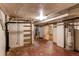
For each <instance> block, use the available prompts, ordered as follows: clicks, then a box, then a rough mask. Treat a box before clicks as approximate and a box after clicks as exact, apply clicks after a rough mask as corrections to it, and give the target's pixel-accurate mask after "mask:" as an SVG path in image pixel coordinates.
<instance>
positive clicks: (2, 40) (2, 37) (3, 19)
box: [0, 10, 6, 56]
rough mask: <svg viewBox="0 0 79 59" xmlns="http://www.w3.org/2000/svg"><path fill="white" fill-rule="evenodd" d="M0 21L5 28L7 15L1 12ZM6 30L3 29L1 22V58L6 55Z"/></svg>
mask: <svg viewBox="0 0 79 59" xmlns="http://www.w3.org/2000/svg"><path fill="white" fill-rule="evenodd" d="M0 20H2V21H3V26H5V24H4V23H5V15H4V13H3V12H2V11H1V10H0ZM5 43H6V42H5V30H3V29H2V26H1V22H0V56H3V55H5V47H6V45H5Z"/></svg>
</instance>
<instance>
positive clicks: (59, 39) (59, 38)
mask: <svg viewBox="0 0 79 59" xmlns="http://www.w3.org/2000/svg"><path fill="white" fill-rule="evenodd" d="M56 37H57V45H58V46H60V47H64V25H63V24H62V23H58V24H57V36H56Z"/></svg>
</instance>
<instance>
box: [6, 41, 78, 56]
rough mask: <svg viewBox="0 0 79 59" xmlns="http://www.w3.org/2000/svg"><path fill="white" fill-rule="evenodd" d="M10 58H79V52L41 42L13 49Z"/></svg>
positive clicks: (48, 42)
mask: <svg viewBox="0 0 79 59" xmlns="http://www.w3.org/2000/svg"><path fill="white" fill-rule="evenodd" d="M7 55H8V56H79V52H72V51H67V50H65V49H64V48H61V47H58V46H57V45H55V44H53V43H52V41H46V40H39V41H37V40H36V41H35V42H34V44H33V45H30V44H29V45H25V46H23V47H18V48H13V49H10V50H9V51H8V54H7Z"/></svg>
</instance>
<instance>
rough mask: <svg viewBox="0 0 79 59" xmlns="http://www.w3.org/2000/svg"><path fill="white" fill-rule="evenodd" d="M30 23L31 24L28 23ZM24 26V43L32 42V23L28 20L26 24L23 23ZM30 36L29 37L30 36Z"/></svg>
mask: <svg viewBox="0 0 79 59" xmlns="http://www.w3.org/2000/svg"><path fill="white" fill-rule="evenodd" d="M28 24H29V25H28ZM23 27H24V30H23V32H24V34H23V35H24V45H25V44H28V43H31V44H32V23H31V22H28V23H26V24H23ZM28 37H29V38H28Z"/></svg>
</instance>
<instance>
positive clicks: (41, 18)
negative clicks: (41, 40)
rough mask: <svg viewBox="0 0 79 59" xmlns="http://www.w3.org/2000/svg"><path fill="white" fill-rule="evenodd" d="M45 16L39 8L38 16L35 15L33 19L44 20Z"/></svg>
mask: <svg viewBox="0 0 79 59" xmlns="http://www.w3.org/2000/svg"><path fill="white" fill-rule="evenodd" d="M46 18H47V16H44V14H43V11H42V10H40V15H39V16H38V17H36V18H35V19H39V20H44V19H46Z"/></svg>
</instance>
